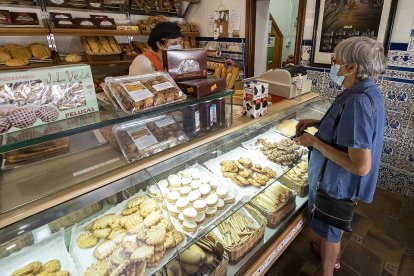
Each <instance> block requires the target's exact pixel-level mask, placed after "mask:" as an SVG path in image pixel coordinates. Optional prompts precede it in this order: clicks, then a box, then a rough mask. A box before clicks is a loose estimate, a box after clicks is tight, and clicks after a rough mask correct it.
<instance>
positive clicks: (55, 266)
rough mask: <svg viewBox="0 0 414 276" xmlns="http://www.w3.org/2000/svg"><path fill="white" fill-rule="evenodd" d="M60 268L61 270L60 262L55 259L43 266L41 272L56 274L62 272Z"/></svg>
mask: <svg viewBox="0 0 414 276" xmlns="http://www.w3.org/2000/svg"><path fill="white" fill-rule="evenodd" d="M60 268H61V267H60V261H59V260H56V259H54V260H50V261H48V262H47V263H45V264H43V265H42V267H41V268H40V270H39V272H42V271H49V272H56V271H58V270H60Z"/></svg>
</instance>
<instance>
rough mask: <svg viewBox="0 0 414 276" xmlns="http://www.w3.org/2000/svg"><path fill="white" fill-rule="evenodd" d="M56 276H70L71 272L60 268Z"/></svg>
mask: <svg viewBox="0 0 414 276" xmlns="http://www.w3.org/2000/svg"><path fill="white" fill-rule="evenodd" d="M55 276H70V273H69V271H66V270H59V271H56V272H55Z"/></svg>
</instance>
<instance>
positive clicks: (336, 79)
mask: <svg viewBox="0 0 414 276" xmlns="http://www.w3.org/2000/svg"><path fill="white" fill-rule="evenodd" d="M345 65H346V64H343V65H339V64H334V65H332V66H331V70H330V72H329V76H330V77H331V80H332V81H333V82H334V83H336V84H338V85H342V83H343V82H344V79H345V76H346V75H347V74H345V75H343V76H338V72H339V70H341V67H342V66H345Z"/></svg>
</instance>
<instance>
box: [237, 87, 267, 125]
mask: <svg viewBox="0 0 414 276" xmlns="http://www.w3.org/2000/svg"><path fill="white" fill-rule="evenodd" d="M268 97H269V84H268V83H264V82H258V81H255V80H253V81H246V82H245V83H243V114H244V115H245V116H247V117H251V118H257V117H260V116H264V115H266V114H267V104H268V103H267V100H268Z"/></svg>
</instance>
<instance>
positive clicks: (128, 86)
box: [105, 72, 187, 114]
mask: <svg viewBox="0 0 414 276" xmlns="http://www.w3.org/2000/svg"><path fill="white" fill-rule="evenodd" d="M105 84H107V85H108V88H109V90H110V91H111V94H112V95H113V97H114V98H115V100H116V101H117V102H118V104H119V106H120V107H121V108H122V110H123V111H125V112H126V113H129V114H132V113H138V112H140V111H141V110H145V109H151V108H155V107H158V106H163V105H165V104H168V103H172V102H177V101H181V100H185V99H186V98H187V97H186V96H185V94H184V93H183V92H182V91H181V90H180V88H178V86H177V84H176V83H175V82H174V81H173V79H172V78H171V77H170V76H169V75H168V74H167V73H164V72H156V73H152V74H146V75H140V76H122V77H108V78H106V79H105Z"/></svg>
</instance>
